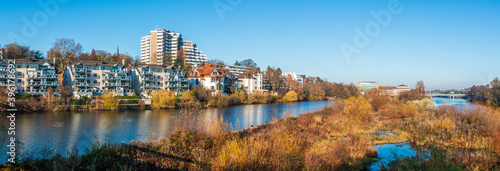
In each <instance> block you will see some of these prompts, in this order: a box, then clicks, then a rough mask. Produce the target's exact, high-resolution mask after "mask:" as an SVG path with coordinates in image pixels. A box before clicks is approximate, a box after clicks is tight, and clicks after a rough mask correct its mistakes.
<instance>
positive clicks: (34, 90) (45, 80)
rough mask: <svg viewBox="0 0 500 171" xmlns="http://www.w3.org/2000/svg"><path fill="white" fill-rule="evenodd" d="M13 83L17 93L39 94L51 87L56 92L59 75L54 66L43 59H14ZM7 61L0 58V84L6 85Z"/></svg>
mask: <svg viewBox="0 0 500 171" xmlns="http://www.w3.org/2000/svg"><path fill="white" fill-rule="evenodd" d="M15 63H16V64H15V67H16V73H15V76H16V79H15V84H16V87H17V92H18V93H30V94H34V95H41V94H45V93H47V91H48V90H49V88H50V89H52V92H53V93H54V94H56V93H58V92H57V88H58V87H59V81H58V79H59V75H57V72H56V70H55V66H54V64H52V63H49V62H48V61H46V60H43V59H16V62H15ZM7 69H8V63H7V60H0V86H7V85H8V82H7V80H8V78H7V75H8V73H7V72H8V70H7Z"/></svg>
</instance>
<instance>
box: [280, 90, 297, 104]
mask: <svg viewBox="0 0 500 171" xmlns="http://www.w3.org/2000/svg"><path fill="white" fill-rule="evenodd" d="M298 100H299V97H298V95H297V93H296V92H295V91H293V90H292V91H289V92H288V93H286V94H285V96H283V101H284V102H296V101H298Z"/></svg>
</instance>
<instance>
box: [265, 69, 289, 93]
mask: <svg viewBox="0 0 500 171" xmlns="http://www.w3.org/2000/svg"><path fill="white" fill-rule="evenodd" d="M283 83H284V78H283V76H281V69H280V68H278V69H274V68H272V67H270V66H268V67H267V70H266V79H265V84H269V85H270V86H271V90H272V91H274V92H278V91H280V90H281V88H282V87H283Z"/></svg>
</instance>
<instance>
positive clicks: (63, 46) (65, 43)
mask: <svg viewBox="0 0 500 171" xmlns="http://www.w3.org/2000/svg"><path fill="white" fill-rule="evenodd" d="M82 51H83V47H82V45H80V44H79V43H76V42H75V40H73V39H68V38H62V39H56V41H55V42H54V44H53V47H52V48H51V49H50V50H49V51H48V52H47V58H48V59H49V60H50V61H52V60H53V59H55V60H56V63H55V65H56V67H57V68H58V69H59V70H64V68H66V67H67V66H68V65H69V63H71V62H73V61H75V60H76V59H77V57H78V56H79V55H80V54H81V53H82Z"/></svg>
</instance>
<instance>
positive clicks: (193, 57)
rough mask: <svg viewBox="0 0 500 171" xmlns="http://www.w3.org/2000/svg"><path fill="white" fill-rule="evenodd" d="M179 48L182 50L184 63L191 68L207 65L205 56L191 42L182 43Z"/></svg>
mask: <svg viewBox="0 0 500 171" xmlns="http://www.w3.org/2000/svg"><path fill="white" fill-rule="evenodd" d="M180 48H182V49H184V55H185V56H184V59H185V63H186V64H187V65H189V66H190V67H191V68H200V67H202V66H203V65H205V63H207V55H206V54H203V51H200V50H198V47H197V46H196V44H194V43H193V42H192V41H183V42H182V44H181V46H180Z"/></svg>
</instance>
